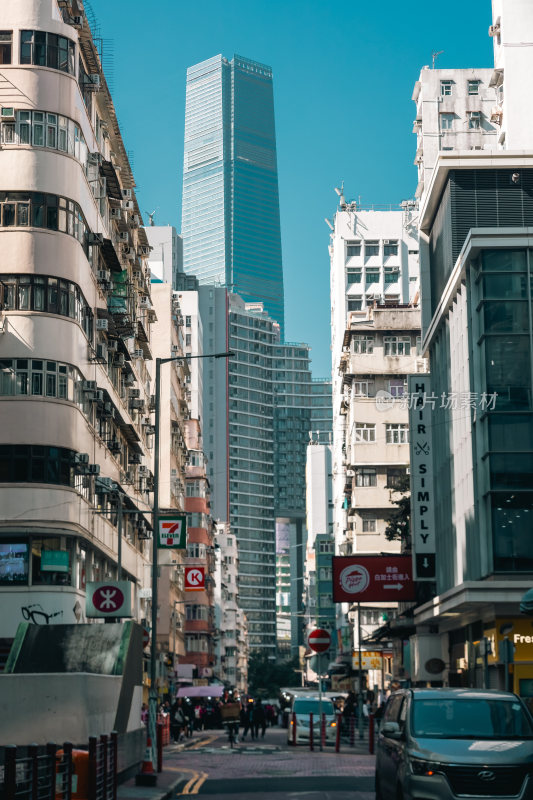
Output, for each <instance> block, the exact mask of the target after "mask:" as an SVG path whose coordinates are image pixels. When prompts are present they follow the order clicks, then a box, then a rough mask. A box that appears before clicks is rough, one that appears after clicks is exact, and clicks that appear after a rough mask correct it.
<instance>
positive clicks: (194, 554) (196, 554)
mask: <svg viewBox="0 0 533 800" xmlns="http://www.w3.org/2000/svg"><path fill="white" fill-rule="evenodd" d="M206 556H207V550H206V546H205V544H202V543H200V542H191V543H190V544H188V545H187V558H206Z"/></svg>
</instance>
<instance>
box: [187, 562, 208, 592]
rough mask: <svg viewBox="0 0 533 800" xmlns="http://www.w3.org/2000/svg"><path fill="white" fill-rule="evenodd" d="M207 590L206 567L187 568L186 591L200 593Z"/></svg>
mask: <svg viewBox="0 0 533 800" xmlns="http://www.w3.org/2000/svg"><path fill="white" fill-rule="evenodd" d="M203 589H205V567H185V591H186V592H199V591H202V590H203Z"/></svg>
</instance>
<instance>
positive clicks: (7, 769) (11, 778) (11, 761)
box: [4, 744, 17, 800]
mask: <svg viewBox="0 0 533 800" xmlns="http://www.w3.org/2000/svg"><path fill="white" fill-rule="evenodd" d="M4 759H5V760H4V792H5V798H6V800H15V795H16V793H17V748H16V746H15V745H14V744H10V745H8V746H7V747H6V748H5V754H4Z"/></svg>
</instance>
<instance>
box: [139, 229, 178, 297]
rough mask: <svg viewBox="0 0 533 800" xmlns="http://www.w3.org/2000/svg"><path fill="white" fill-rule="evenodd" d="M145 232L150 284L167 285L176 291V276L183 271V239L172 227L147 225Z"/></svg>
mask: <svg viewBox="0 0 533 800" xmlns="http://www.w3.org/2000/svg"><path fill="white" fill-rule="evenodd" d="M145 232H146V236H147V238H148V243H149V245H150V262H149V263H150V271H151V273H152V276H151V277H152V282H154V283H155V282H159V281H160V282H161V283H169V284H170V285H171V286H172V288H173V289H177V280H178V278H177V276H178V274H179V273H180V272H181V271H182V269H183V239H182V238H181V236H179V234H178V232H177V231H176V228H175V227H174V226H173V225H149V226H147V227H146V228H145Z"/></svg>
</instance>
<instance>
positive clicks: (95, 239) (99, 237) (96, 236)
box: [87, 233, 104, 247]
mask: <svg viewBox="0 0 533 800" xmlns="http://www.w3.org/2000/svg"><path fill="white" fill-rule="evenodd" d="M103 243H104V234H103V233H88V234H87V244H92V245H95V246H96V247H101V245H103Z"/></svg>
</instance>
